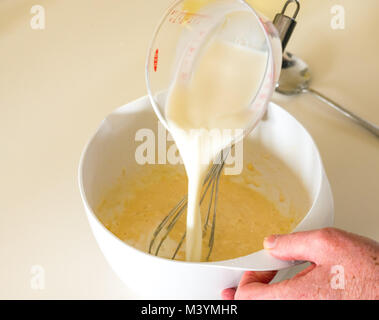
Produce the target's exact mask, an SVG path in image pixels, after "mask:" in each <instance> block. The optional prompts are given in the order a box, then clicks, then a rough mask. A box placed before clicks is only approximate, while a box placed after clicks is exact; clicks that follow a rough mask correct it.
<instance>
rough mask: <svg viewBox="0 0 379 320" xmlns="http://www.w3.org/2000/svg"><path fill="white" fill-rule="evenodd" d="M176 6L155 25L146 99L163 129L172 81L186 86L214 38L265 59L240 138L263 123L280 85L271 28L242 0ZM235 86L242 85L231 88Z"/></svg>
mask: <svg viewBox="0 0 379 320" xmlns="http://www.w3.org/2000/svg"><path fill="white" fill-rule="evenodd" d="M189 3H190V2H189V1H188V0H181V1H176V2H175V3H174V4H173V5H172V6H171V7H170V8H169V9H168V10H167V12H166V13H165V15H164V16H163V18H162V20H161V21H160V23H159V25H158V27H157V29H156V31H155V33H154V36H153V40H152V42H151V46H150V48H149V52H148V57H147V63H146V82H147V88H148V93H149V97H150V100H151V103H152V105H153V107H154V110H155V112H156V114H157V116H158V118H159V119H160V121H161V122H162V123H163V124H164V125H165V126H166V128H167V129H168V130H169V131H170V128H169V127H168V125H167V121H166V117H165V108H166V104H167V96H168V91H169V89H170V87H171V86H172V84H173V82H174V81H175V79H180V80H181V81H190V79H191V76H192V72H193V70H194V67H195V65H196V62H197V60H198V58H199V56H200V55H201V53H202V50H203V49H204V47H205V46H206V45H207V43H208V42H209V41H210V39H212V38H213V37H218V38H220V39H222V40H223V41H226V42H228V43H231V44H233V45H237V46H239V47H242V48H246V49H248V50H256V51H259V52H262V53H264V54H265V55H266V57H267V59H266V66H265V72H264V74H263V76H262V79H261V83H260V86H259V90H258V91H257V93H256V95H255V96H254V98H253V99H252V100H251V101H250V103H249V104H248V105H246V106H245V108H246V109H247V110H248V111H250V112H248V113H247V114H248V115H249V119H248V123H249V125H247V126H246V127H245V128H243V129H244V131H243V135H242V136H241V137H239V138H242V137H243V136H245V135H246V134H248V133H249V132H250V131H251V130H252V129H253V128H254V127H255V126H256V125H257V123H258V122H259V120H260V119H261V118H262V117H263V115H264V113H265V111H266V109H267V104H268V102H269V100H270V99H271V96H272V94H273V91H274V89H275V85H276V83H277V81H278V79H279V74H280V70H281V63H282V46H281V39H280V37H279V34H278V33H277V31H276V28H275V27H274V25H273V24H272V23H271V22H270V21H268V19H266V18H265V17H263V16H261V15H259V14H258V13H257V12H255V11H254V9H252V8H251V7H250V6H249V5H248V4H247V3H246V2H244V1H242V0H208V1H202V3H203V5H202V6H192V7H191V6H190V5H189ZM235 85H236V86H239V85H241V84H239V83H235Z"/></svg>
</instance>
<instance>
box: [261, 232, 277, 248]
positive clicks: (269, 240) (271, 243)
mask: <svg viewBox="0 0 379 320" xmlns="http://www.w3.org/2000/svg"><path fill="white" fill-rule="evenodd" d="M277 240H278V236H277V235H272V236H269V237H266V238H265V239H264V241H263V246H264V248H265V249H273V248H275V246H276V241H277Z"/></svg>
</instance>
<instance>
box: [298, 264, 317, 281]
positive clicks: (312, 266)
mask: <svg viewBox="0 0 379 320" xmlns="http://www.w3.org/2000/svg"><path fill="white" fill-rule="evenodd" d="M315 268H316V265H315V264H314V263H312V264H311V265H310V266H308V267H307V268H305V269H304V270H303V271H300V272H299V273H297V274H296V275H295V276H294V277H293V279H296V278H300V277H303V276H305V275H306V274H308V273H310V272H311V271H312V270H313V269H315Z"/></svg>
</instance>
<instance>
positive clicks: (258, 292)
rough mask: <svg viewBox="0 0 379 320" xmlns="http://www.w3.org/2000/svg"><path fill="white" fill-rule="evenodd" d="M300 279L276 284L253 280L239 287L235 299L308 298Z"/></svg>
mask: <svg viewBox="0 0 379 320" xmlns="http://www.w3.org/2000/svg"><path fill="white" fill-rule="evenodd" d="M301 279H302V278H300V279H297V280H296V279H291V280H285V281H282V282H279V283H275V284H264V283H260V282H251V283H249V284H246V285H244V286H240V287H238V288H237V291H236V293H235V296H234V299H235V300H295V299H301V298H306V297H307V295H304V292H305V291H304V285H303V284H302V283H301V281H300V280H301Z"/></svg>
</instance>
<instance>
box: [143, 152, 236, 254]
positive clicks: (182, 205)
mask: <svg viewBox="0 0 379 320" xmlns="http://www.w3.org/2000/svg"><path fill="white" fill-rule="evenodd" d="M230 150H231V148H228V149H226V150H223V151H221V153H220V154H219V156H218V157H217V161H215V164H213V165H212V167H211V169H210V170H209V172H208V174H207V176H206V178H205V179H204V184H203V193H202V195H201V198H200V205H201V204H202V203H203V201H204V199H205V197H206V195H207V193H208V191H209V190H210V192H211V193H210V198H209V204H208V209H207V214H206V217H205V221H204V225H203V234H202V235H203V239H204V238H205V237H206V236H207V233H208V227H209V226H210V228H211V232H210V237H209V241H208V253H207V257H206V261H208V260H209V257H210V255H211V253H212V249H213V244H214V235H215V228H216V209H217V196H218V186H219V181H220V176H221V172H222V169H223V168H224V165H225V160H226V158H227V156H228V154H229V152H230ZM186 208H187V195H185V196H184V197H183V199H182V200H181V201H179V202H178V204H177V205H176V206H175V207H174V208H173V209H172V210H171V211H170V212H169V213H168V214H167V216H166V217H165V218H164V219H163V220H162V222H161V223H160V224H159V225H158V227H157V228H156V229H155V231H154V233H153V238H152V240H151V241H150V245H149V253H150V254H154V255H156V256H157V255H158V254H159V250H160V249H161V247H162V244H163V242H164V241H165V240H166V239H167V237H168V235H169V233H170V232H171V230H172V229H173V228H174V227H175V225H176V223H177V222H178V220H179V219H180V217H181V216H182V215H183V213H184V212H185V209H186ZM212 209H213V210H212ZM210 221H212V222H211V223H210ZM185 238H186V232H184V234H183V236H182V237H181V239H180V241H179V244H178V246H177V247H176V249H175V252H174V254H173V255H172V257H171V259H175V257H176V255H177V254H178V252H179V250H180V248H181V247H182V245H183V242H184V239H185ZM158 239H160V240H158Z"/></svg>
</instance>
